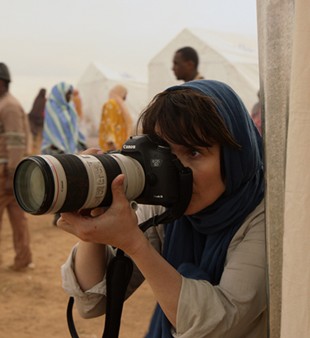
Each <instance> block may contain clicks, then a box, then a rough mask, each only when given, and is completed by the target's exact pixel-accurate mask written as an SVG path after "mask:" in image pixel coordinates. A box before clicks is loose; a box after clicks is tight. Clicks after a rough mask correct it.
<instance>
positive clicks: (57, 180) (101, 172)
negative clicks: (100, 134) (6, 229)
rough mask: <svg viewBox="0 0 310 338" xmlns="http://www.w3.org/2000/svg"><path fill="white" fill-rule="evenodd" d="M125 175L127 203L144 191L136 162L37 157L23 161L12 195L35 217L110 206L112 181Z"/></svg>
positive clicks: (117, 156)
mask: <svg viewBox="0 0 310 338" xmlns="http://www.w3.org/2000/svg"><path fill="white" fill-rule="evenodd" d="M121 173H124V174H125V193H126V196H127V197H128V198H130V199H134V198H135V197H137V196H139V195H140V194H141V192H142V191H143V189H144V184H145V178H144V171H143V168H142V166H141V165H140V163H139V162H138V161H136V160H135V159H132V158H130V157H127V156H124V155H121V154H111V155H110V154H103V155H72V154H65V155H55V156H52V155H38V156H30V157H28V158H26V159H24V160H22V161H21V162H20V163H19V165H18V166H17V168H16V171H15V176H14V193H15V197H16V200H17V202H18V204H19V205H20V207H21V208H22V209H23V210H24V211H26V212H28V213H30V214H34V215H41V214H46V213H56V212H57V213H58V212H67V211H75V210H80V209H89V208H95V207H97V206H109V205H110V204H111V203H112V192H111V184H112V181H113V179H114V178H115V177H116V176H117V175H119V174H121Z"/></svg>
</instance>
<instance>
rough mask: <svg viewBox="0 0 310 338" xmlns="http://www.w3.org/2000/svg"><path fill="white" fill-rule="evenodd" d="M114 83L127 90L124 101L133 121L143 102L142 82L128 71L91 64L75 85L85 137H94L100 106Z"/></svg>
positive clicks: (96, 132) (144, 100) (143, 88)
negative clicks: (81, 108)
mask: <svg viewBox="0 0 310 338" xmlns="http://www.w3.org/2000/svg"><path fill="white" fill-rule="evenodd" d="M116 84H122V85H124V86H125V87H126V88H127V89H128V95H127V99H126V104H127V106H128V109H129V111H130V114H131V115H132V117H133V120H134V121H136V119H137V117H138V115H139V114H140V112H141V110H142V109H143V108H144V106H145V105H146V103H147V84H146V83H145V82H143V81H140V80H137V79H136V78H134V77H133V76H132V75H130V74H127V73H121V72H115V71H113V70H111V69H110V68H108V67H105V66H103V65H100V64H95V63H91V64H90V65H89V66H88V67H87V69H86V70H85V72H84V73H83V75H82V76H81V78H80V80H79V81H78V83H77V85H76V87H77V89H78V90H79V92H80V95H81V99H82V104H83V111H84V118H83V121H82V129H83V131H84V132H85V134H86V136H87V137H90V138H91V137H93V138H94V137H97V134H98V129H99V123H100V117H101V110H102V106H103V104H104V102H105V101H106V100H107V99H108V94H109V91H110V89H111V88H112V87H113V86H115V85H116Z"/></svg>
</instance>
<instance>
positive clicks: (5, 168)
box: [0, 62, 33, 271]
mask: <svg viewBox="0 0 310 338" xmlns="http://www.w3.org/2000/svg"><path fill="white" fill-rule="evenodd" d="M10 82H11V76H10V72H9V69H8V67H7V66H6V64H4V63H2V62H1V63H0V230H1V228H2V221H3V214H4V211H5V210H6V211H7V213H8V216H9V220H10V223H11V227H12V232H13V244H14V250H15V258H14V263H13V265H12V266H11V268H12V269H13V270H16V271H20V270H24V269H26V268H28V267H33V263H32V252H31V249H30V236H29V230H28V221H27V218H26V215H25V213H24V211H23V210H22V209H21V208H20V207H19V205H18V204H17V202H16V199H15V197H14V193H13V177H14V171H15V168H16V166H17V164H18V163H19V162H20V161H21V160H22V159H23V157H24V156H26V155H28V153H27V151H28V142H29V139H30V130H29V124H28V119H27V115H26V114H25V112H24V110H23V108H22V106H21V105H20V103H19V102H18V101H17V99H16V98H15V97H14V96H13V95H11V93H10V92H9V86H10Z"/></svg>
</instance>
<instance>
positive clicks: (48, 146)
mask: <svg viewBox="0 0 310 338" xmlns="http://www.w3.org/2000/svg"><path fill="white" fill-rule="evenodd" d="M68 91H71V92H72V91H73V86H72V85H70V84H67V83H65V82H60V83H59V84H57V85H55V86H54V87H53V88H52V91H51V94H50V96H49V98H48V100H47V102H46V105H45V118H44V129H43V141H42V147H41V151H42V154H50V153H55V148H56V152H58V153H66V154H74V153H77V152H78V151H80V150H81V149H83V148H85V137H84V135H83V134H82V132H81V131H80V130H79V126H78V116H77V113H76V111H75V109H74V106H73V104H72V103H71V102H67V100H66V94H67V93H68Z"/></svg>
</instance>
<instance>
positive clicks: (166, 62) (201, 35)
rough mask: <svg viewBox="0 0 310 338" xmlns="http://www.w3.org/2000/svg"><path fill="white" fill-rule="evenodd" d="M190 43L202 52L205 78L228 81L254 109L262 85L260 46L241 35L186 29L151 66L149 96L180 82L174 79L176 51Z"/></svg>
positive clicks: (201, 63) (154, 59) (251, 39)
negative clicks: (259, 61)
mask: <svg viewBox="0 0 310 338" xmlns="http://www.w3.org/2000/svg"><path fill="white" fill-rule="evenodd" d="M185 46H191V47H193V48H195V49H196V50H197V52H198V54H199V58H200V64H199V72H200V73H201V75H203V76H204V78H205V79H213V80H219V81H223V82H226V83H227V84H229V85H230V86H231V87H232V88H233V89H234V90H235V91H236V92H237V93H238V94H239V95H240V97H241V98H242V99H243V101H244V103H245V105H246V107H247V108H248V109H251V108H252V107H253V105H254V103H255V102H257V100H258V98H257V92H258V88H259V72H258V48H257V41H256V39H255V38H250V37H246V36H242V35H238V34H232V33H223V32H212V31H206V30H201V29H184V30H183V31H182V32H180V34H178V35H177V36H176V37H175V38H174V39H173V40H172V41H171V42H170V43H169V44H168V45H167V46H166V47H164V48H163V49H162V50H161V51H160V52H159V53H158V54H157V55H156V56H155V57H154V58H153V59H152V60H151V61H150V62H149V65H148V78H149V98H152V97H153V96H154V95H155V94H157V93H158V92H160V91H162V90H164V89H165V88H167V87H169V86H171V85H174V84H179V83H181V82H180V81H177V80H176V79H175V76H174V73H173V71H172V60H173V55H174V53H175V51H176V50H177V49H179V48H181V47H185Z"/></svg>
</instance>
